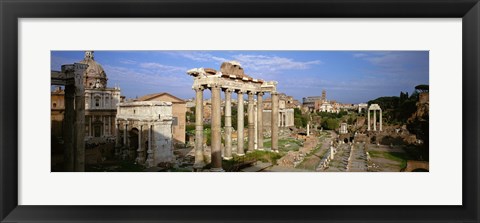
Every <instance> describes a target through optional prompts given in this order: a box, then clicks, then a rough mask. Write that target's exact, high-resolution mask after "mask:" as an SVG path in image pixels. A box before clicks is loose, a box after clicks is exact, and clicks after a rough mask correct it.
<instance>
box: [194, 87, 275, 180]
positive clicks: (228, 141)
mask: <svg viewBox="0 0 480 223" xmlns="http://www.w3.org/2000/svg"><path fill="white" fill-rule="evenodd" d="M209 89H210V90H211V92H212V97H211V101H212V123H211V130H212V143H211V165H212V168H211V171H223V169H222V151H221V91H222V90H223V91H224V92H225V152H224V159H226V160H229V159H232V158H233V157H232V132H233V128H232V109H231V106H232V102H231V101H232V92H234V90H232V89H228V88H227V89H222V88H221V86H219V85H212V86H211V87H210V88H209ZM204 90H205V88H204V87H203V86H199V87H196V88H195V93H196V95H195V98H196V101H195V164H194V168H196V169H200V168H203V167H204V166H205V161H204V155H203V152H204V151H203V91H204ZM236 93H237V98H238V103H237V106H238V107H237V111H238V113H237V155H239V156H243V155H245V151H244V140H243V139H244V135H243V133H244V127H243V126H244V113H243V111H244V98H243V95H244V94H245V93H247V94H248V107H247V113H248V147H247V151H249V152H251V151H253V150H254V149H255V138H256V139H257V145H258V146H257V149H259V150H263V95H264V93H263V92H252V91H248V92H245V91H241V90H236ZM255 95H256V96H257V114H256V116H257V118H256V121H257V123H255V114H254V112H255V100H254V96H255ZM272 113H273V114H272V123H277V122H278V94H277V93H276V92H273V93H272ZM272 150H273V151H278V125H272Z"/></svg>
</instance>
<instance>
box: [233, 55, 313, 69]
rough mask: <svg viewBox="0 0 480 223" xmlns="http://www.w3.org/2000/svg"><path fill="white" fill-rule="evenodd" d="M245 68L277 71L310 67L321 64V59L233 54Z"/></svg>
mask: <svg viewBox="0 0 480 223" xmlns="http://www.w3.org/2000/svg"><path fill="white" fill-rule="evenodd" d="M233 58H234V59H235V60H237V61H239V62H240V63H241V64H242V66H244V68H245V69H251V70H253V71H259V72H275V71H279V70H294V69H302V70H303V69H308V68H309V67H310V66H312V65H317V64H321V63H322V62H321V61H320V60H312V61H295V60H294V59H291V58H286V57H278V56H265V55H248V54H239V55H235V56H233Z"/></svg>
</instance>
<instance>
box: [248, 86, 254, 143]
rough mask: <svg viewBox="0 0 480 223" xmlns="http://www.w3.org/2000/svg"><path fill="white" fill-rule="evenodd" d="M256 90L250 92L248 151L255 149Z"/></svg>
mask: <svg viewBox="0 0 480 223" xmlns="http://www.w3.org/2000/svg"><path fill="white" fill-rule="evenodd" d="M253 95H255V93H254V92H251V91H250V92H248V152H253V150H255V123H254V121H255V117H254V116H253V110H254V103H255V102H254V100H253Z"/></svg>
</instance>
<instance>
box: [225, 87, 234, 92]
mask: <svg viewBox="0 0 480 223" xmlns="http://www.w3.org/2000/svg"><path fill="white" fill-rule="evenodd" d="M223 91H225V93H232V92H233V89H231V88H225V90H223Z"/></svg>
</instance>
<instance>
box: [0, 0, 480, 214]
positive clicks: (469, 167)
mask: <svg viewBox="0 0 480 223" xmlns="http://www.w3.org/2000/svg"><path fill="white" fill-rule="evenodd" d="M0 16H1V18H0V19H1V21H0V22H1V25H0V36H1V52H0V57H1V59H0V67H1V74H0V84H1V87H0V100H1V101H0V102H1V104H0V106H1V111H0V133H1V134H0V149H1V150H0V182H1V185H0V200H1V201H0V220H1V222H27V221H28V222H103V221H105V222H191V221H194V222H372V221H376V222H386V221H388V222H479V219H480V218H479V213H478V210H479V209H480V208H479V200H480V199H479V198H480V197H479V190H480V189H479V188H480V185H479V169H480V168H479V166H480V165H479V163H480V157H479V152H478V149H479V144H478V137H479V134H478V133H479V132H478V128H479V118H478V117H479V109H478V106H479V103H478V99H479V86H480V85H479V78H478V75H479V73H480V63H479V59H480V48H479V47H480V44H479V41H480V36H479V35H480V5H479V3H478V0H408V1H402V0H366V1H362V0H297V1H294V0H259V1H252V0H245V1H238V0H197V1H194V0H175V1H174V0H143V1H135V0H120V1H108V0H102V1H92V0H81V1H79V0H67V1H65V0H64V1H58V0H39V1H33V0H17V1H13V0H0ZM63 17H65V18H77V17H78V18H134V17H143V18H147V17H176V18H178V17H212V18H225V17H249V18H277V17H283V18H295V17H302V18H313V17H334V18H347V17H348V18H355V17H360V18H365V17H371V18H397V17H398V18H399V17H402V18H404V17H405V18H429V17H431V18H462V35H463V37H462V41H463V42H462V44H463V46H462V48H463V52H462V57H463V65H462V66H463V74H462V85H463V88H462V95H463V100H462V106H463V108H462V109H463V113H462V115H463V120H462V124H463V127H462V128H463V136H462V140H463V142H462V145H463V148H462V150H463V164H462V165H463V166H462V168H463V176H462V179H463V182H462V187H463V191H462V192H463V195H462V198H463V205H461V206H23V205H18V198H17V195H18V175H17V173H18V162H17V158H18V155H17V147H18V142H17V139H18V130H19V128H18V102H17V101H18V90H17V87H18V77H17V74H18V72H17V64H18V19H19V18H63ZM457 149H458V148H457ZM372 189H373V190H374V188H372ZM212 196H214V194H212ZM439 196H442V195H441V194H439Z"/></svg>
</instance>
